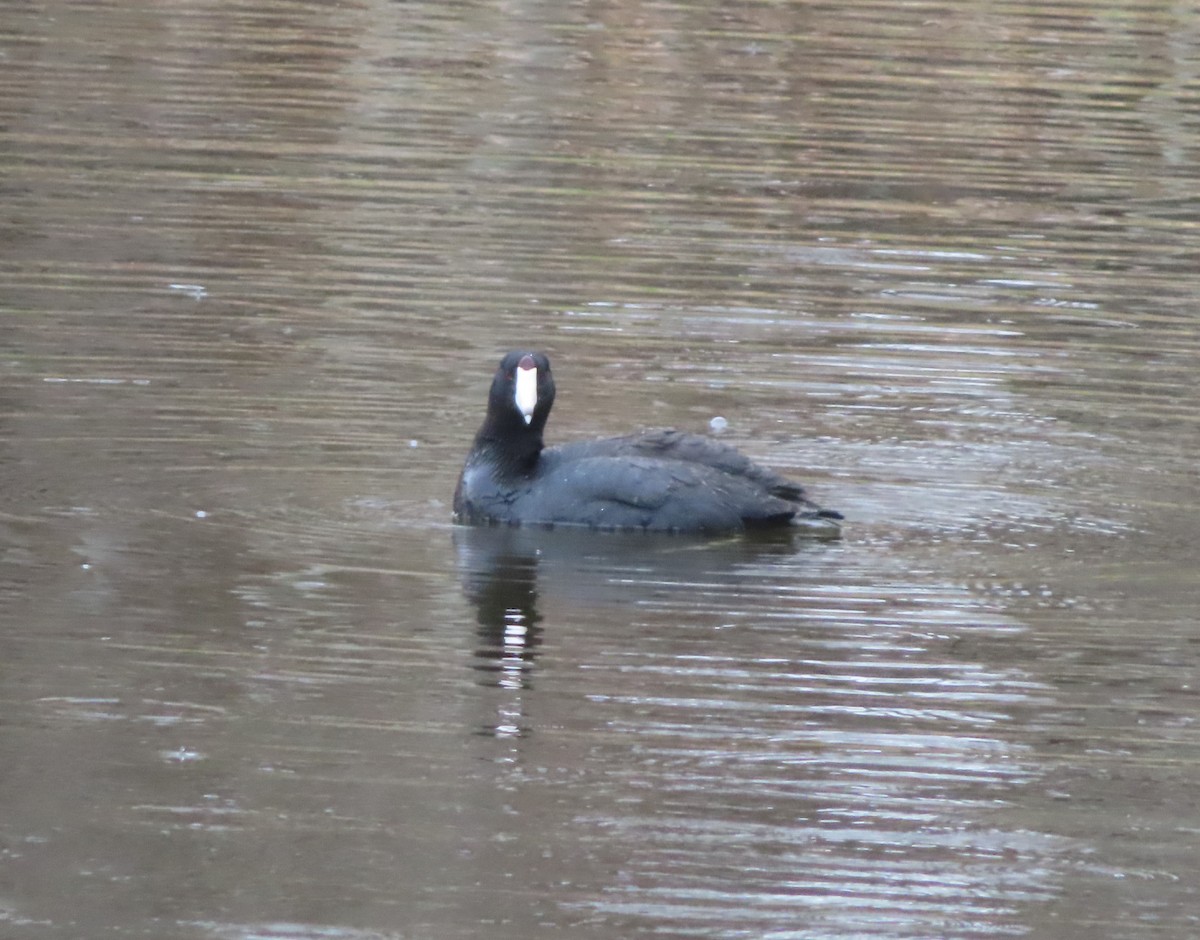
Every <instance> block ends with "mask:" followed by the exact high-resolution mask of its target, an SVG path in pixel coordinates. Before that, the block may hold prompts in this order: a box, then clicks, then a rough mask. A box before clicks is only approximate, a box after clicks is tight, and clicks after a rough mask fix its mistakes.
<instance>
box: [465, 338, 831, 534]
mask: <svg viewBox="0 0 1200 940" xmlns="http://www.w3.org/2000/svg"><path fill="white" fill-rule="evenodd" d="M553 404H554V377H553V376H552V375H551V374H550V361H549V359H547V358H546V356H545V355H544V354H543V353H536V352H512V353H509V354H508V355H507V356H505V357H504V359H503V360H502V361H501V362H500V368H499V369H498V370H497V371H496V375H495V378H494V379H493V380H492V388H491V392H490V393H489V395H488V410H487V417H486V418H485V419H484V422H483V426H482V427H481V428H480V429H479V433H478V434H477V435H476V436H475V443H474V445H473V446H472V448H471V452H470V453H469V454H468V455H467V460H466V464H465V466H464V467H463V471H462V475H461V477H460V478H459V481H458V488H457V489H456V490H455V493H454V513H455V518H457V519H458V520H459V521H461V522H470V523H507V524H510V525H545V526H553V525H579V526H588V527H591V528H597V529H643V530H647V531H656V532H727V531H738V530H742V529H747V528H768V527H776V526H786V525H801V526H803V527H804V528H805V529H807V530H808V531H809V533H810V534H813V535H819V536H824V537H836V536H837V535H838V534H839V532H840V527H839V526H838V523H837V520H838V519H840V518H841V514H840V513H837V512H834V511H832V510H828V509H821V508H820V507H819V506H817V505H816V504H814V503H812V502H810V501H809V500H808V498H807V497H806V496H805V495H804V490H803V489H802V488H801V487H800V486H799V485H798V484H796V483H793V482H791V481H790V480H787V479H785V478H784V477H781V476H780V475H779V474H777V473H775V472H773V471H771V470H768V469H766V468H765V467H760V466H759V465H758V464H756V463H754V462H753V461H751V460H750V459H749V458H747V457H745V456H744V455H742V454H741V453H739V452H738V451H736V450H734V449H733V448H732V447H728V446H726V445H724V444H719V443H717V442H715V441H712V440H709V439H708V438H705V437H701V436H699V435H696V434H687V433H685V432H682V431H676V430H673V429H670V428H662V429H656V430H647V431H641V432H638V433H636V434H631V435H628V436H626V437H613V438H606V439H602V440H595V441H580V442H577V443H572V444H562V445H559V446H557V447H549V448H547V447H545V445H544V444H543V442H542V432H543V430H544V429H545V427H546V419H547V418H548V417H549V415H550V408H551V407H552V406H553Z"/></svg>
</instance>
